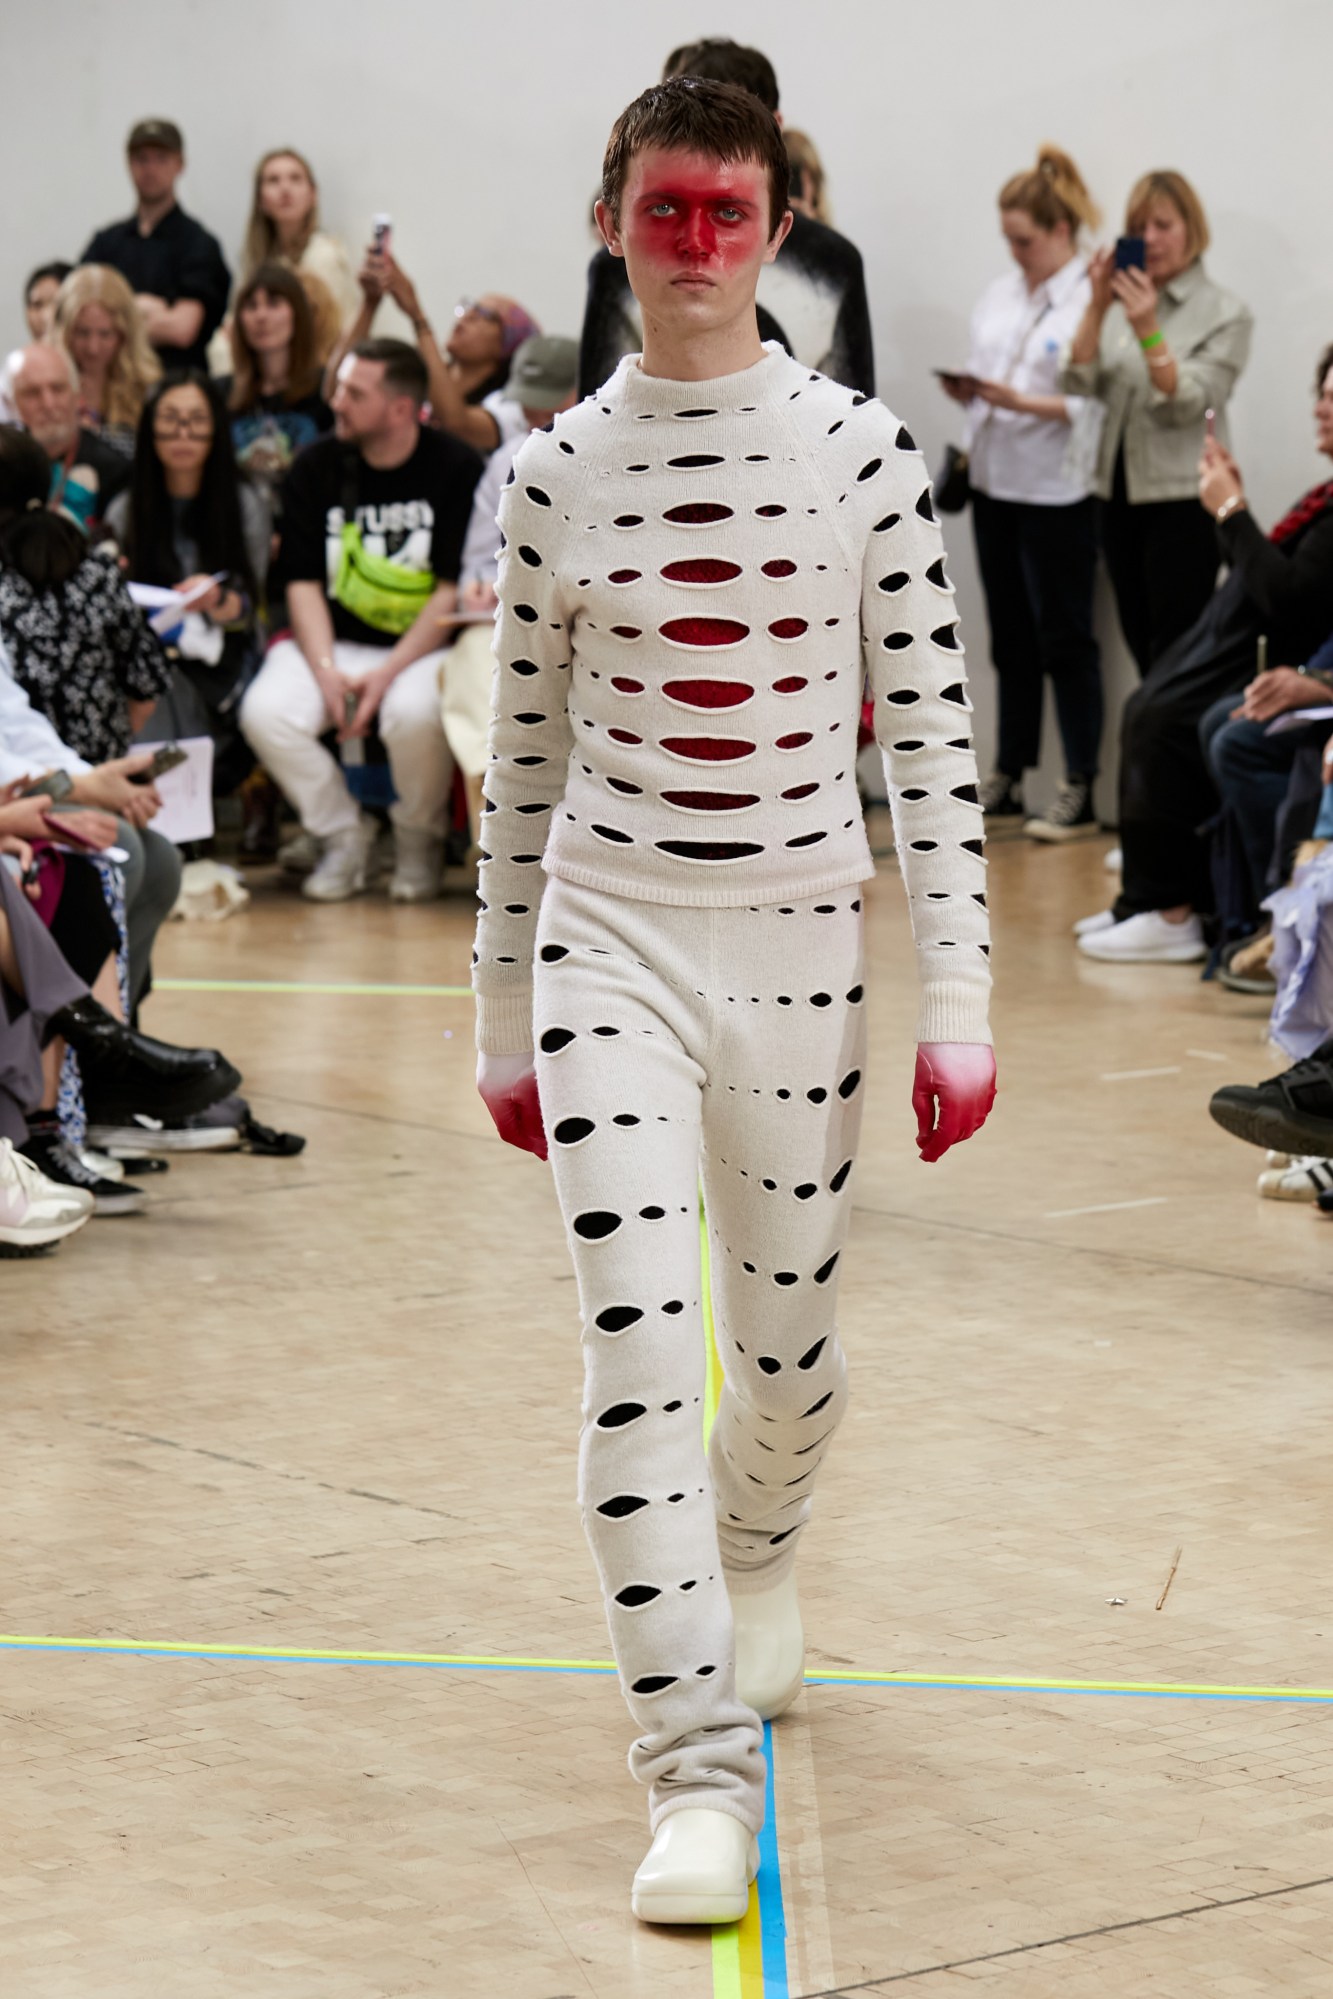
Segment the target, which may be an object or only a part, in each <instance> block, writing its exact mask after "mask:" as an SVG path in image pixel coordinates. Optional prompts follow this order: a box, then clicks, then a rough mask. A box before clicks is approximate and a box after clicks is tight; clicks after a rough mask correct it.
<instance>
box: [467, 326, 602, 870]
mask: <svg viewBox="0 0 1333 1999" xmlns="http://www.w3.org/2000/svg"><path fill="white" fill-rule="evenodd" d="M578 372H579V345H578V342H577V340H565V339H562V338H561V336H560V335H559V334H556V333H537V334H533V335H532V336H531V337H530V338H529V339H527V340H525V341H524V342H523V344H522V346H521V347H519V348H518V349H517V351H516V352H515V354H514V358H513V360H512V361H511V362H510V364H509V381H508V383H507V385H506V387H505V390H504V396H505V399H506V402H507V403H508V405H509V407H510V409H512V410H515V411H517V412H518V413H519V414H520V415H521V417H522V424H521V426H515V427H514V428H512V429H509V427H508V426H507V425H506V426H505V431H506V434H505V435H504V439H503V442H502V443H501V444H500V445H499V446H498V447H497V448H496V449H495V450H494V451H493V452H492V453H491V455H490V457H489V458H488V459H487V461H486V470H485V471H484V472H483V473H482V475H481V484H480V485H479V486H478V487H477V490H476V492H475V494H474V495H473V498H472V518H471V520H470V521H469V522H468V530H467V540H466V541H465V542H464V544H463V562H462V567H461V570H460V573H459V579H458V582H459V609H460V611H461V612H462V613H463V615H464V616H465V617H469V618H472V619H475V620H477V621H478V622H476V623H472V624H465V625H464V627H463V629H462V631H461V632H460V633H459V636H458V641H457V643H456V644H455V645H454V646H453V647H452V648H451V650H450V651H449V652H447V653H446V654H445V656H444V659H443V661H442V662H441V666H440V693H441V697H442V699H441V707H442V712H443V720H444V733H445V735H446V736H447V737H448V739H449V748H450V749H451V750H452V752H453V756H454V761H455V763H456V764H457V765H458V767H459V769H460V770H461V771H462V773H463V788H464V790H465V791H466V792H467V816H468V824H469V826H470V827H471V829H472V839H473V842H474V844H475V842H476V841H477V840H478V838H479V837H480V834H479V829H480V826H481V812H482V796H481V780H482V775H483V773H484V771H485V769H486V736H487V732H488V730H489V728H490V721H491V676H492V674H493V672H494V670H495V662H494V660H493V658H492V656H491V640H492V638H493V637H494V632H493V630H492V627H491V614H492V613H493V612H494V610H495V607H496V604H497V602H498V601H499V600H498V598H497V597H496V594H495V580H496V576H497V573H498V570H499V564H500V545H501V536H500V529H499V527H498V525H497V523H496V518H495V517H496V514H497V513H498V512H499V508H500V494H501V492H502V491H503V489H504V484H505V481H506V479H508V477H509V470H510V467H511V466H512V464H513V462H514V460H515V458H516V457H517V456H518V450H519V446H520V445H522V444H524V443H526V441H527V438H528V434H529V432H530V431H534V430H544V429H545V428H546V426H547V424H549V423H550V422H551V420H552V418H553V417H555V416H558V415H559V413H560V411H561V410H567V409H570V408H571V407H572V406H573V404H574V402H575V401H576V400H577V398H576V395H575V385H576V382H577V380H578ZM501 420H502V422H503V418H502V419H501Z"/></svg>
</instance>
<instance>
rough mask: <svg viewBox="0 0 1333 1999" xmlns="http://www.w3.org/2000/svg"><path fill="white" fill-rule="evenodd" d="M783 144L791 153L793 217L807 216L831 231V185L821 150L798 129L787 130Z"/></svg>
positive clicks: (788, 153)
mask: <svg viewBox="0 0 1333 1999" xmlns="http://www.w3.org/2000/svg"><path fill="white" fill-rule="evenodd" d="M782 143H783V145H784V146H785V147H786V149H787V160H788V163H789V165H790V167H791V191H790V194H789V195H788V200H789V201H790V202H791V207H792V214H793V215H807V216H809V218H810V220H811V221H812V222H822V223H823V224H824V227H825V228H826V229H831V228H832V226H833V216H832V214H831V213H830V210H829V199H828V184H827V182H826V181H825V179H824V162H823V161H822V160H821V159H820V157H819V148H818V147H817V146H816V144H815V142H814V140H813V139H812V138H811V137H810V135H809V133H808V132H798V131H797V130H796V128H795V126H794V125H786V126H784V127H783V131H782Z"/></svg>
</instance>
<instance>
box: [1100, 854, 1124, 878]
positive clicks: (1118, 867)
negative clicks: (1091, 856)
mask: <svg viewBox="0 0 1333 1999" xmlns="http://www.w3.org/2000/svg"><path fill="white" fill-rule="evenodd" d="M1124 865H1125V856H1124V852H1123V850H1122V849H1121V848H1120V847H1108V848H1107V850H1106V852H1105V853H1104V854H1103V855H1102V866H1103V867H1104V868H1105V869H1106V872H1107V874H1108V875H1118V874H1120V873H1122V872H1123V869H1124Z"/></svg>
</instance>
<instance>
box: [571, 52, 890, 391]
mask: <svg viewBox="0 0 1333 1999" xmlns="http://www.w3.org/2000/svg"><path fill="white" fill-rule="evenodd" d="M678 76H698V77H706V78H708V79H709V80H710V81H712V82H714V83H735V84H739V85H740V87H741V89H742V90H748V91H749V92H750V93H751V95H752V96H754V97H757V98H758V99H759V101H760V103H761V104H764V105H766V106H767V107H768V109H769V110H770V111H771V112H772V113H773V116H774V117H775V118H776V119H777V120H778V122H779V124H781V122H782V115H781V113H780V111H779V110H778V80H777V77H776V76H775V75H774V73H773V65H772V64H771V63H770V62H769V60H768V57H767V56H765V55H762V54H761V53H760V51H759V50H758V49H747V48H742V47H741V46H740V45H739V44H738V43H736V42H732V41H725V40H721V39H717V38H710V39H708V40H706V41H702V42H691V43H687V44H686V45H685V46H684V47H683V48H679V49H673V50H672V52H671V54H670V55H669V56H668V57H667V60H666V66H665V68H664V69H663V71H662V81H663V83H669V82H670V81H671V79H672V78H673V77H678ZM759 332H760V336H761V338H762V339H764V340H779V341H781V343H782V345H783V346H784V347H785V348H786V349H787V352H788V353H789V354H793V355H794V356H795V357H796V359H797V360H798V361H802V362H804V363H805V365H806V367H808V368H817V369H818V370H819V372H820V374H822V375H830V376H832V378H833V380H834V381H835V382H842V383H843V384H844V385H845V386H846V387H847V388H849V389H859V390H860V391H861V393H862V394H863V395H866V396H873V395H874V393H875V360H874V351H873V347H872V344H871V338H870V307H869V304H868V303H867V300H866V285H865V272H864V270H863V268H862V265H861V255H860V252H859V251H858V250H857V249H856V247H855V245H854V244H852V243H849V242H848V241H847V238H846V237H845V236H839V235H838V233H837V231H836V230H833V229H828V228H826V227H825V225H824V224H823V223H822V222H815V221H812V220H811V218H810V216H808V215H806V214H804V213H802V211H801V210H800V209H794V210H793V213H792V226H791V233H790V235H789V236H788V237H787V240H786V242H785V243H784V244H783V246H782V248H781V250H780V251H779V252H778V255H777V259H776V261H775V262H774V263H772V264H766V265H765V266H764V268H763V270H762V271H761V272H760V273H759ZM642 345H643V330H642V325H641V323H640V320H639V309H638V305H637V302H636V301H635V298H634V295H633V293H632V292H631V290H630V287H629V279H628V277H627V276H626V275H625V264H624V260H623V258H620V257H616V256H613V254H612V252H611V250H610V249H609V248H603V249H601V250H599V251H598V252H597V254H596V256H595V257H594V258H593V260H592V262H591V264H590V265H589V266H588V293H587V305H586V308H585V311H584V316H583V337H582V340H581V341H580V343H579V394H580V396H590V395H592V394H593V393H594V392H595V391H596V390H597V389H599V388H600V387H601V385H602V383H603V382H604V381H606V379H607V378H608V376H610V375H612V374H614V373H615V370H616V368H617V366H618V365H619V362H620V360H621V358H622V356H623V355H625V354H633V353H635V352H637V350H638V349H639V348H641V347H642Z"/></svg>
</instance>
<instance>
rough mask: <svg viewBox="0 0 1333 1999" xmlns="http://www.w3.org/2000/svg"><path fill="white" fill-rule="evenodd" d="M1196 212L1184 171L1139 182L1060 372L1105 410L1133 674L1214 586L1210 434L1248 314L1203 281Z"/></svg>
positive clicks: (1235, 368)
mask: <svg viewBox="0 0 1333 1999" xmlns="http://www.w3.org/2000/svg"><path fill="white" fill-rule="evenodd" d="M1209 240H1210V239H1209V230H1208V220H1207V217H1206V216H1205V214H1204V210H1203V203H1202V202H1201V201H1200V200H1199V197H1198V195H1197V194H1196V193H1195V191H1194V189H1193V188H1192V187H1191V186H1190V183H1189V182H1188V181H1187V180H1186V179H1185V176H1184V175H1183V174H1180V173H1175V172H1168V171H1156V172H1153V173H1148V174H1145V175H1144V176H1143V178H1142V179H1141V180H1140V181H1139V182H1138V183H1137V185H1136V186H1135V187H1134V189H1133V191H1132V193H1131V194H1130V197H1129V202H1128V205H1127V207H1126V210H1125V235H1124V236H1123V237H1122V238H1121V240H1120V242H1119V243H1118V244H1117V245H1116V246H1115V248H1114V249H1113V250H1111V249H1106V250H1099V251H1098V253H1097V255H1096V256H1095V257H1094V258H1093V260H1092V263H1091V265H1090V267H1089V272H1088V275H1089V278H1090V280H1091V285H1092V296H1091V298H1090V300H1089V302H1088V308H1087V311H1086V312H1085V313H1084V315H1083V318H1082V321H1081V322H1080V324H1079V326H1078V328H1077V330H1076V331H1075V334H1074V337H1073V340H1072V341H1071V343H1070V346H1069V349H1068V353H1067V355H1066V358H1065V364H1064V366H1063V368H1062V369H1061V371H1060V386H1061V388H1062V389H1063V390H1065V392H1066V393H1067V394H1069V395H1078V396H1095V397H1097V398H1098V400H1099V401H1100V402H1102V403H1103V404H1104V405H1105V408H1106V424H1105V428H1104V430H1103V432H1102V443H1101V452H1100V454H1099V457H1098V461H1097V477H1096V488H1097V492H1098V493H1099V494H1100V496H1101V498H1102V500H1103V501H1104V502H1105V506H1104V509H1103V514H1102V545H1103V547H1104V549H1105V553H1106V566H1107V569H1108V570H1109V571H1110V575H1111V586H1112V588H1113V590H1114V591H1115V599H1116V608H1117V610H1118V611H1119V613H1120V624H1121V629H1122V630H1123V632H1124V634H1125V640H1126V643H1127V644H1128V646H1129V649H1130V651H1131V652H1132V653H1133V655H1134V659H1135V663H1136V664H1137V666H1138V669H1139V672H1140V673H1146V672H1147V671H1148V669H1149V667H1150V666H1151V665H1152V663H1153V661H1154V660H1155V659H1157V658H1158V656H1159V655H1160V654H1161V653H1163V652H1164V651H1165V650H1166V648H1167V647H1168V646H1169V645H1170V644H1171V642H1172V641H1173V640H1174V639H1177V638H1179V636H1180V634H1181V633H1182V632H1184V631H1187V630H1188V629H1189V627H1190V626H1191V625H1192V624H1193V623H1194V620H1195V619H1196V618H1197V617H1198V615H1199V613H1200V612H1201V611H1202V609H1203V607H1204V605H1205V604H1206V603H1207V602H1208V600H1209V598H1210V597H1211V596H1212V593H1213V586H1214V584H1215V583H1216V581H1217V570H1218V559H1219V558H1218V547H1217V538H1216V535H1215V533H1214V531H1213V526H1212V523H1211V521H1209V519H1208V517H1207V515H1206V514H1205V513H1204V511H1203V509H1202V508H1201V507H1200V505H1199V500H1198V490H1197V488H1198V465H1199V458H1200V454H1201V453H1202V451H1203V447H1204V443H1205V439H1206V437H1207V436H1208V435H1209V434H1211V432H1210V418H1209V412H1210V411H1211V412H1212V413H1213V416H1212V419H1211V422H1212V423H1213V424H1214V425H1215V428H1216V435H1217V436H1218V438H1219V439H1221V441H1222V442H1223V443H1225V442H1226V436H1227V432H1226V405H1227V402H1228V400H1229V398H1230V396H1231V391H1232V389H1233V388H1234V387H1235V385H1236V381H1237V378H1238V377H1239V375H1240V372H1241V370H1242V368H1243V367H1244V366H1245V363H1246V361H1247V359H1248V358H1249V352H1250V333H1251V328H1252V324H1253V321H1252V316H1251V313H1250V310H1249V308H1248V306H1245V305H1243V304H1242V303H1241V301H1240V300H1239V299H1238V298H1236V297H1235V295H1234V294H1233V293H1231V292H1228V291H1223V290H1222V288H1221V286H1220V285H1215V284H1214V283H1213V281H1212V279H1211V278H1210V277H1209V276H1208V274H1207V272H1206V270H1205V269H1204V265H1203V253H1204V251H1205V250H1206V249H1207V248H1208V243H1209Z"/></svg>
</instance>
